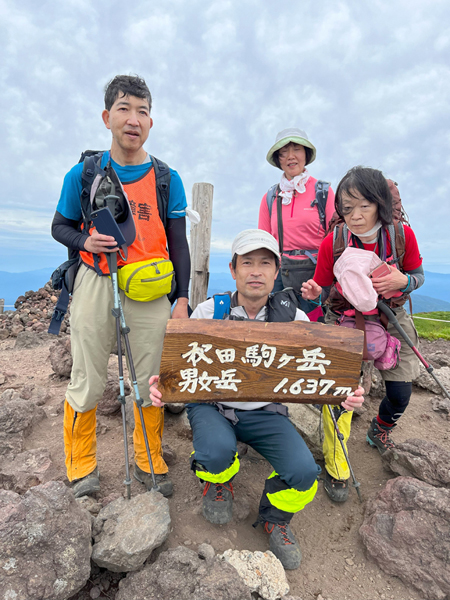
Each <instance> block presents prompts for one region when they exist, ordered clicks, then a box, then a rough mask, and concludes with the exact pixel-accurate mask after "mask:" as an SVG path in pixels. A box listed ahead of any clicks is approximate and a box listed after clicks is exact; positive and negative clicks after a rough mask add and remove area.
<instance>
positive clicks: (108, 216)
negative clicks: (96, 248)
mask: <svg viewBox="0 0 450 600" xmlns="http://www.w3.org/2000/svg"><path fill="white" fill-rule="evenodd" d="M91 219H92V222H93V223H94V225H95V228H96V229H97V231H98V232H99V233H101V234H102V235H111V236H112V237H113V238H114V239H115V240H116V242H117V246H109V247H108V250H113V249H115V248H120V247H121V246H123V245H124V244H125V238H124V237H123V235H122V232H121V231H120V229H119V226H118V225H117V223H116V222H115V220H114V217H113V216H112V213H111V211H110V210H109V208H108V207H107V206H105V207H104V208H99V209H98V210H96V211H94V212H93V213H91Z"/></svg>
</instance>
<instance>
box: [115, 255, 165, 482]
mask: <svg viewBox="0 0 450 600" xmlns="http://www.w3.org/2000/svg"><path fill="white" fill-rule="evenodd" d="M106 256H107V258H108V259H109V257H110V256H111V264H110V260H108V265H109V269H110V274H111V281H112V282H113V291H114V309H113V315H114V316H115V317H116V323H117V331H118V334H117V335H118V337H117V339H118V340H119V339H120V336H121V335H123V339H124V342H125V352H126V354H127V356H128V365H129V367H130V375H131V379H132V384H133V390H134V396H135V402H136V406H137V407H138V411H139V420H140V422H141V427H142V433H143V435H144V443H145V449H146V451H147V457H148V462H149V465H150V472H151V476H152V483H153V487H152V490H154V491H155V492H159V490H160V487H159V485H158V484H157V483H156V477H155V472H154V469H153V461H152V455H151V452H150V445H149V443H148V436H147V430H146V428H145V421H144V414H143V412H142V404H143V400H142V398H141V396H140V394H139V389H138V385H137V377H136V371H135V368H134V362H133V356H132V354H131V347H130V340H129V337H128V334H129V333H130V328H129V327H127V324H126V323H125V316H124V314H123V308H122V302H121V301H120V296H119V285H118V283H117V254H116V252H114V253H111V254H110V253H108V254H107V255H106ZM114 263H115V264H114ZM116 305H117V312H116ZM116 315H117V316H116ZM119 321H120V324H119ZM118 348H119V342H118ZM119 356H120V358H119V361H120V362H121V360H122V354H121V353H120V355H119ZM120 375H121V374H120V367H119V383H120V385H122V386H123V372H122V380H120ZM121 389H122V388H121ZM122 411H123V412H122V414H123V418H124V423H123V426H124V438H125V445H126V435H127V434H126V422H125V396H124V402H123V405H122ZM125 456H126V459H127V460H126V470H127V480H129V479H130V475H129V464H128V446H127V445H126V449H125ZM130 483H131V481H130Z"/></svg>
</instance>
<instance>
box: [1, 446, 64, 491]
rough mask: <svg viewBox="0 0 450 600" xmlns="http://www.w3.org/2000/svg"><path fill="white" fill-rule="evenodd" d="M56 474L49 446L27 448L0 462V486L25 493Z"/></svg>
mask: <svg viewBox="0 0 450 600" xmlns="http://www.w3.org/2000/svg"><path fill="white" fill-rule="evenodd" d="M55 476H56V469H55V468H54V467H53V463H52V459H51V457H50V452H49V451H48V450H47V448H36V449H34V450H27V451H26V452H22V453H20V454H18V455H17V456H15V457H14V458H13V459H12V460H11V459H10V458H7V459H4V460H3V461H2V462H1V463H0V487H1V488H2V489H4V490H12V491H13V492H17V493H18V494H23V493H24V492H26V491H27V490H29V489H30V488H31V487H33V486H35V485H39V484H41V483H46V482H47V481H50V480H51V479H54V478H55Z"/></svg>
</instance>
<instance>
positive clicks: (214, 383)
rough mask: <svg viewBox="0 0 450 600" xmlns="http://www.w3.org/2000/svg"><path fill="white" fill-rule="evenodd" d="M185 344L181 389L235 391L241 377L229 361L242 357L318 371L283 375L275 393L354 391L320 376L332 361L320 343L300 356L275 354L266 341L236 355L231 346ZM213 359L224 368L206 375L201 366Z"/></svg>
mask: <svg viewBox="0 0 450 600" xmlns="http://www.w3.org/2000/svg"><path fill="white" fill-rule="evenodd" d="M188 347H189V348H190V349H189V350H188V351H187V352H185V353H184V354H182V355H181V356H182V358H184V359H185V360H186V362H187V363H189V364H190V365H191V366H190V367H189V368H186V369H181V370H180V377H181V381H180V382H179V383H178V385H179V387H180V392H189V393H191V394H195V393H196V392H202V391H205V392H211V391H213V390H214V389H216V390H230V391H232V392H237V391H238V384H239V383H241V382H242V379H239V378H238V376H237V368H230V365H231V364H232V363H234V362H235V361H237V364H238V365H239V361H241V362H242V363H244V364H248V365H251V366H253V367H258V366H263V367H264V368H266V369H268V368H269V367H271V366H272V365H273V366H276V368H277V369H282V368H283V367H285V366H286V365H288V364H289V363H291V367H292V366H295V370H296V371H300V372H306V371H308V372H310V373H308V374H311V375H314V374H317V376H318V379H315V378H313V377H309V378H308V375H307V374H306V373H305V376H304V377H299V378H298V379H295V378H294V379H293V378H291V379H289V378H288V377H283V378H282V379H281V380H280V382H279V383H278V384H277V385H276V386H275V387H274V389H273V391H274V392H275V393H280V395H281V394H282V393H284V394H287V393H288V392H289V393H290V394H292V395H299V394H305V395H308V394H318V395H319V396H323V395H325V394H327V393H329V392H330V391H331V390H332V389H333V396H349V395H353V394H352V391H351V388H350V387H340V386H338V387H336V388H334V387H333V386H334V384H335V383H336V381H335V380H334V379H325V378H324V377H323V376H325V375H326V368H327V367H328V366H330V363H331V361H330V360H328V359H327V358H326V356H325V353H324V352H322V348H320V347H318V348H314V349H313V350H306V349H303V350H302V355H303V356H301V357H296V356H293V355H288V354H286V353H283V354H281V356H279V357H277V352H278V351H277V348H276V346H268V345H267V344H261V345H260V344H253V345H251V346H248V347H247V348H246V349H245V353H244V354H243V356H240V357H237V356H236V350H235V349H234V348H225V349H214V350H213V347H212V344H201V345H200V344H199V343H198V342H192V343H190V344H188ZM214 359H217V360H218V361H219V362H220V364H221V365H225V368H223V369H221V371H220V376H219V375H209V373H208V371H207V370H204V369H206V368H207V365H211V364H213V362H214ZM198 366H199V368H198ZM226 367H228V368H226ZM311 372H312V373H311ZM313 372H316V373H313Z"/></svg>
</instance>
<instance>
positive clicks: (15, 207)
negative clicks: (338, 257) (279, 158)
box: [0, 0, 450, 269]
mask: <svg viewBox="0 0 450 600" xmlns="http://www.w3.org/2000/svg"><path fill="white" fill-rule="evenodd" d="M0 12H1V14H2V22H1V23H0V35H1V36H2V40H3V46H2V62H1V64H0V83H1V85H2V92H3V93H2V96H1V98H0V110H1V111H2V114H3V119H2V121H1V122H0V135H1V137H2V139H3V144H2V147H1V148H0V160H1V161H2V166H3V175H2V196H1V200H0V204H1V208H2V225H1V228H2V229H1V237H2V239H3V240H5V239H6V238H5V236H8V238H7V239H8V243H10V244H15V247H16V249H17V250H18V251H19V250H20V248H21V247H22V246H23V247H24V252H25V246H24V244H23V240H24V239H27V240H29V239H32V240H35V241H36V249H35V250H34V252H35V253H36V254H37V255H39V253H42V256H43V257H44V256H45V259H43V260H48V257H49V256H51V254H52V249H54V248H56V247H58V246H57V244H56V243H55V242H53V241H52V240H51V238H50V236H49V233H48V231H49V224H50V222H51V218H52V215H53V211H54V209H55V207H56V203H57V200H58V197H59V193H60V189H61V184H62V180H63V177H64V174H65V173H66V172H67V171H68V170H69V169H70V168H71V166H72V165H73V164H75V163H76V162H77V160H78V158H79V156H80V153H81V151H82V150H85V149H86V148H95V149H97V148H98V149H102V148H106V147H108V145H109V139H110V138H109V132H108V131H107V130H106V129H105V128H104V125H103V123H102V121H101V112H102V109H103V87H104V85H105V83H106V82H107V81H108V80H109V79H110V78H111V77H113V76H114V75H115V74H117V73H118V72H125V73H128V72H132V73H138V74H140V75H142V76H144V77H145V78H146V80H147V82H148V84H149V87H150V89H151V92H152V95H153V101H154V106H153V117H154V128H153V130H152V131H151V132H150V138H149V141H148V143H147V145H146V148H147V149H148V150H149V151H150V152H152V153H154V154H155V155H156V156H158V157H159V158H161V159H163V160H166V161H167V162H168V163H169V164H170V165H171V166H173V167H174V168H176V169H177V170H178V171H179V173H180V175H181V176H182V178H183V181H184V183H185V187H186V190H187V192H188V198H189V196H190V190H191V188H192V185H193V184H194V183H195V182H196V181H209V182H211V183H213V184H214V188H215V189H214V214H213V224H212V238H213V243H212V248H213V250H215V251H219V250H223V251H228V250H229V245H230V243H231V241H232V239H233V237H234V236H235V235H236V233H238V231H239V230H240V229H243V228H245V227H253V226H256V224H257V216H258V210H259V203H260V201H261V198H262V196H263V194H264V193H265V191H266V190H267V189H268V187H269V185H271V184H273V183H274V182H275V181H276V180H277V179H278V178H279V175H280V172H279V171H278V170H277V169H274V168H273V167H271V166H269V165H268V164H267V163H266V161H265V156H266V153H267V150H268V149H269V147H270V146H271V144H272V143H273V141H274V139H275V135H276V133H277V132H278V131H280V130H281V129H284V128H285V127H289V126H292V125H294V126H299V127H302V128H303V129H305V130H306V131H307V132H308V134H309V136H310V138H311V139H312V140H313V142H314V144H315V145H316V147H317V149H318V156H317V160H316V162H315V163H313V164H312V165H311V168H310V172H311V173H312V174H313V175H314V176H316V177H320V178H323V179H326V180H328V181H331V182H332V185H333V186H334V187H336V184H337V183H338V181H339V179H340V177H341V176H342V175H343V174H344V173H345V171H346V170H347V169H348V168H350V167H352V166H354V165H355V164H361V163H362V164H366V165H369V166H374V167H377V168H381V169H382V170H383V171H384V172H386V174H388V175H391V176H392V177H393V178H394V179H396V180H397V181H398V182H399V185H400V191H401V194H402V197H403V199H404V202H405V206H406V207H407V211H408V213H409V214H410V217H411V221H412V224H413V227H414V229H415V231H416V233H417V237H418V240H419V245H420V247H421V250H422V253H423V254H424V255H425V256H426V258H427V260H433V261H434V262H439V260H440V259H441V257H442V252H443V250H445V251H446V252H447V256H448V247H447V246H446V244H447V242H446V240H445V235H443V234H442V233H441V223H448V222H449V221H450V205H449V203H448V200H447V196H448V184H449V181H448V175H447V173H448V170H449V166H450V164H449V163H450V137H449V134H448V131H449V96H450V84H449V81H450V77H449V67H448V60H447V54H448V46H449V40H450V30H449V29H448V26H447V23H448V20H449V17H450V7H449V6H448V2H446V1H445V0H436V1H435V2H433V3H432V4H428V5H426V4H424V3H422V2H418V1H413V2H407V1H406V0H392V1H391V2H386V0H375V1H374V2H372V3H370V4H367V3H356V2H353V1H352V0H340V1H338V2H335V3H331V2H326V3H323V2H319V3H318V2H314V1H313V0H305V1H304V2H302V3H300V4H293V3H292V2H287V1H286V0H280V1H279V2H277V3H276V4H273V3H265V2H260V1H259V0H241V1H239V2H238V0H224V1H222V2H220V1H216V0H214V1H212V2H208V3H205V2H204V1H203V0H192V1H191V2H189V3H186V2H183V1H182V0H172V2H170V3H160V4H155V3H149V2H144V1H142V0H140V1H139V0H138V2H136V3H133V4H128V5H127V4H123V3H122V2H119V1H118V0H110V1H108V0H98V1H97V2H95V3H92V2H90V0H67V1H66V2H64V3H57V2H54V1H52V0H47V1H46V2H45V1H44V2H39V3H36V2H32V1H31V0H24V1H23V2H20V3H13V2H12V1H10V0H0ZM49 15H51V18H49ZM30 221H31V223H30ZM46 236H47V237H46ZM37 241H39V243H37ZM0 243H1V242H0ZM5 246H6V244H5V242H3V246H2V248H5ZM4 255H5V254H4V252H3V256H4ZM3 256H2V255H1V254H0V269H5V268H6V267H7V266H11V265H12V263H11V262H10V258H8V264H7V265H6V264H5V263H4V262H1V261H2V260H4V258H3ZM19 260H20V259H19ZM449 262H450V261H449ZM11 268H12V266H11Z"/></svg>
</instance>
